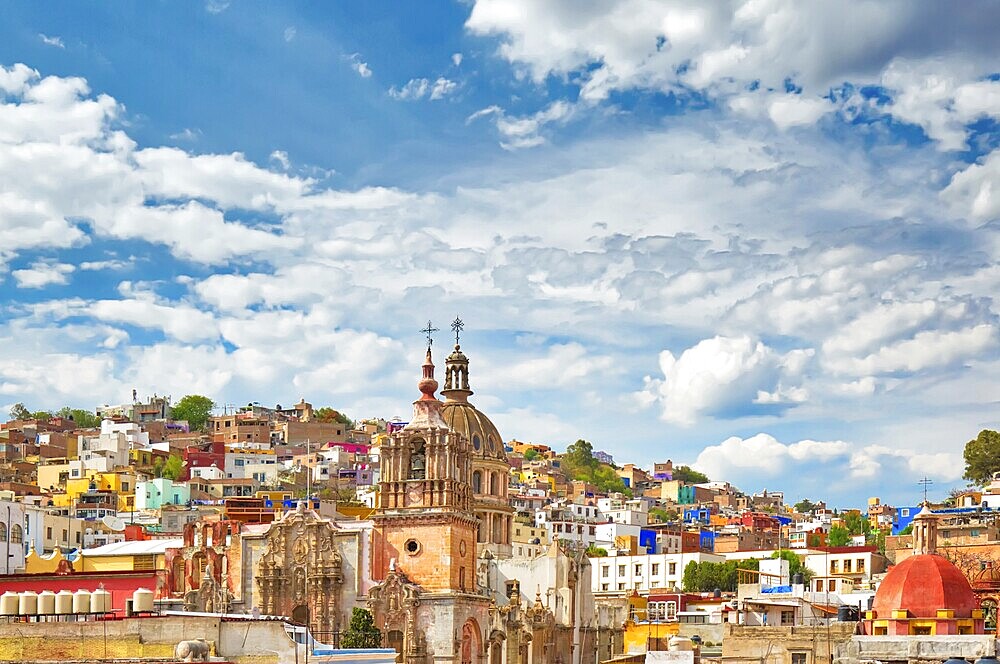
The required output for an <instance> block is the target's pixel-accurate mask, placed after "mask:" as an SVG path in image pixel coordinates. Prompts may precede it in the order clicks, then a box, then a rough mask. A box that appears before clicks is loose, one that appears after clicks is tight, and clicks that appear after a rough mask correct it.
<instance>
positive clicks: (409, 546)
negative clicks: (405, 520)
mask: <svg viewBox="0 0 1000 664" xmlns="http://www.w3.org/2000/svg"><path fill="white" fill-rule="evenodd" d="M403 548H404V549H406V552H407V553H408V554H410V555H411V556H415V555H417V554H418V553H420V542H418V541H417V540H415V539H408V540H406V544H404V545H403Z"/></svg>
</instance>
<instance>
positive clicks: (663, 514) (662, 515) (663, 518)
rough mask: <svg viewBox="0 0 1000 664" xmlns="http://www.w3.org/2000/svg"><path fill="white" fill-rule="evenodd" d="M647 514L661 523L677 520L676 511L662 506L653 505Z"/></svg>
mask: <svg viewBox="0 0 1000 664" xmlns="http://www.w3.org/2000/svg"><path fill="white" fill-rule="evenodd" d="M649 515H650V516H651V517H654V518H655V519H656V520H657V521H659V522H661V523H666V522H667V521H676V520H677V512H675V511H674V510H665V509H663V508H662V507H654V508H653V509H651V510H649Z"/></svg>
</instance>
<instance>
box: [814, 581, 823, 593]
mask: <svg viewBox="0 0 1000 664" xmlns="http://www.w3.org/2000/svg"><path fill="white" fill-rule="evenodd" d="M816 592H818V593H821V592H823V579H816Z"/></svg>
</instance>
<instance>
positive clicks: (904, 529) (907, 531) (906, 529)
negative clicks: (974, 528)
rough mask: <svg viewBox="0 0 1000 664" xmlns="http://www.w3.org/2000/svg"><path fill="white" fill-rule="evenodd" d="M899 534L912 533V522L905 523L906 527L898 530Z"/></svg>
mask: <svg viewBox="0 0 1000 664" xmlns="http://www.w3.org/2000/svg"><path fill="white" fill-rule="evenodd" d="M899 534H900V535H912V534H913V524H912V523H908V524H906V528H903V529H902V530H900V531H899Z"/></svg>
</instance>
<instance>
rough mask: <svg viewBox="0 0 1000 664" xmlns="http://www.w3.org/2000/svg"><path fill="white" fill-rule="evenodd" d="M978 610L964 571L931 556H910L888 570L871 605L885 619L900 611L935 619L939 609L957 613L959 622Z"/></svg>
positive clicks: (976, 601) (934, 555)
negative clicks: (895, 611)
mask: <svg viewBox="0 0 1000 664" xmlns="http://www.w3.org/2000/svg"><path fill="white" fill-rule="evenodd" d="M978 608H979V601H978V600H977V599H976V595H975V593H974V592H973V591H972V586H970V585H969V581H968V580H967V579H966V578H965V575H964V574H962V572H961V570H959V569H958V568H957V567H955V565H953V564H952V563H950V562H949V561H948V560H946V559H945V558H943V557H942V556H939V555H936V554H931V553H927V554H919V555H915V556H910V557H909V558H907V559H906V560H904V561H903V562H901V563H899V564H898V565H896V566H895V567H893V568H892V569H891V570H889V573H888V574H887V575H886V576H885V579H884V580H883V581H882V584H881V585H880V586H879V588H878V591H877V592H876V593H875V601H874V603H873V605H872V609H874V611H875V615H876V616H877V617H878V618H882V619H884V618H888V617H889V616H891V615H892V611H894V610H897V609H906V610H907V611H908V612H909V616H910V617H911V618H934V617H935V616H937V611H938V609H954V611H955V617H956V618H969V617H971V616H972V612H973V611H974V610H975V609H978Z"/></svg>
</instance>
